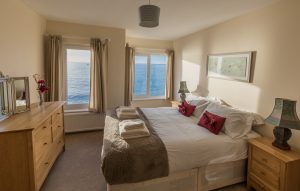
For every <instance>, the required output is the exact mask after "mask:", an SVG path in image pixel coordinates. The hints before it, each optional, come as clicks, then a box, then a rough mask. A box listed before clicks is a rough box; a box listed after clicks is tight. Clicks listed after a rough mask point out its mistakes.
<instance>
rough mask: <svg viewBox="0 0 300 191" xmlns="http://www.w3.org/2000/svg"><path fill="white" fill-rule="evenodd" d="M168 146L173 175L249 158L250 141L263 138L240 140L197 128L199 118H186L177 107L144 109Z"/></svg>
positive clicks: (255, 135) (244, 138)
mask: <svg viewBox="0 0 300 191" xmlns="http://www.w3.org/2000/svg"><path fill="white" fill-rule="evenodd" d="M142 111H143V112H144V114H145V115H146V117H147V118H148V120H149V122H150V123H151V125H152V126H153V128H154V129H155V130H156V132H157V133H158V135H159V136H160V138H161V139H162V141H163V143H164V144H165V146H166V149H167V152H168V159H169V167H170V172H171V173H172V172H176V171H181V170H187V169H192V168H196V167H201V166H205V165H209V164H216V163H224V162H230V161H236V160H241V159H245V158H247V151H248V146H247V139H249V138H255V137H258V136H259V135H258V134H257V133H255V132H254V131H251V132H250V133H249V134H248V135H246V136H245V137H243V138H240V139H232V138H231V137H229V136H227V135H226V134H224V133H221V132H220V134H219V135H214V134H213V133H211V132H209V131H208V130H207V129H205V128H203V127H200V126H198V125H197V122H198V119H197V118H195V117H185V116H183V115H181V114H180V113H179V112H178V111H177V109H176V108H170V107H166V108H142Z"/></svg>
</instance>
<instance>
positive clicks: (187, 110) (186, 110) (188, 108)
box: [178, 101, 196, 117]
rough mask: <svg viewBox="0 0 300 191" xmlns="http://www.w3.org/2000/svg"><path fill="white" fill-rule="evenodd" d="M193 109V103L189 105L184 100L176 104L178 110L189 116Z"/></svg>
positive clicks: (194, 107)
mask: <svg viewBox="0 0 300 191" xmlns="http://www.w3.org/2000/svg"><path fill="white" fill-rule="evenodd" d="M195 109H196V106H195V105H190V104H188V103H187V102H186V101H184V102H182V104H181V105H179V106H178V111H179V112H180V113H182V114H183V115H184V116H187V117H190V116H191V115H192V114H193V112H194V111H195Z"/></svg>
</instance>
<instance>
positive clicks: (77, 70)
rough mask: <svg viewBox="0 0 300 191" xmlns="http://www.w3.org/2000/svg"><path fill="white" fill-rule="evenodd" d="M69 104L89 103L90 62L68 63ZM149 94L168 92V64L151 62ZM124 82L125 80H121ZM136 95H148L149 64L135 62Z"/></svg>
mask: <svg viewBox="0 0 300 191" xmlns="http://www.w3.org/2000/svg"><path fill="white" fill-rule="evenodd" d="M67 67H68V68H67V84H68V85H67V102H68V104H87V103H89V95H90V63H85V62H69V63H68V64H67ZM149 77H150V80H149V95H150V96H164V95H165V92H166V64H151V66H150V76H149ZM120 83H124V81H123V80H122V81H120ZM133 89H134V92H133V93H134V96H135V97H143V96H147V64H139V63H136V64H135V75H134V88H133Z"/></svg>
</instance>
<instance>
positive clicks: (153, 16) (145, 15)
mask: <svg viewBox="0 0 300 191" xmlns="http://www.w3.org/2000/svg"><path fill="white" fill-rule="evenodd" d="M139 11H140V26H142V27H148V28H153V27H157V26H158V25H159V15H160V8H159V7H158V6H155V5H142V6H140V8H139Z"/></svg>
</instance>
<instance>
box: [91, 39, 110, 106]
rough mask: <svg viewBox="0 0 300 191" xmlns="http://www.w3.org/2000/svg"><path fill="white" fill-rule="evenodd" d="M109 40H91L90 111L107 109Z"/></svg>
mask: <svg viewBox="0 0 300 191" xmlns="http://www.w3.org/2000/svg"><path fill="white" fill-rule="evenodd" d="M107 62H108V40H106V41H105V42H102V41H101V39H98V38H95V39H91V75H90V80H91V81H90V101H89V110H90V111H92V112H105V111H106V107H107V96H106V88H107V87H106V84H107V77H106V76H107Z"/></svg>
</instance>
